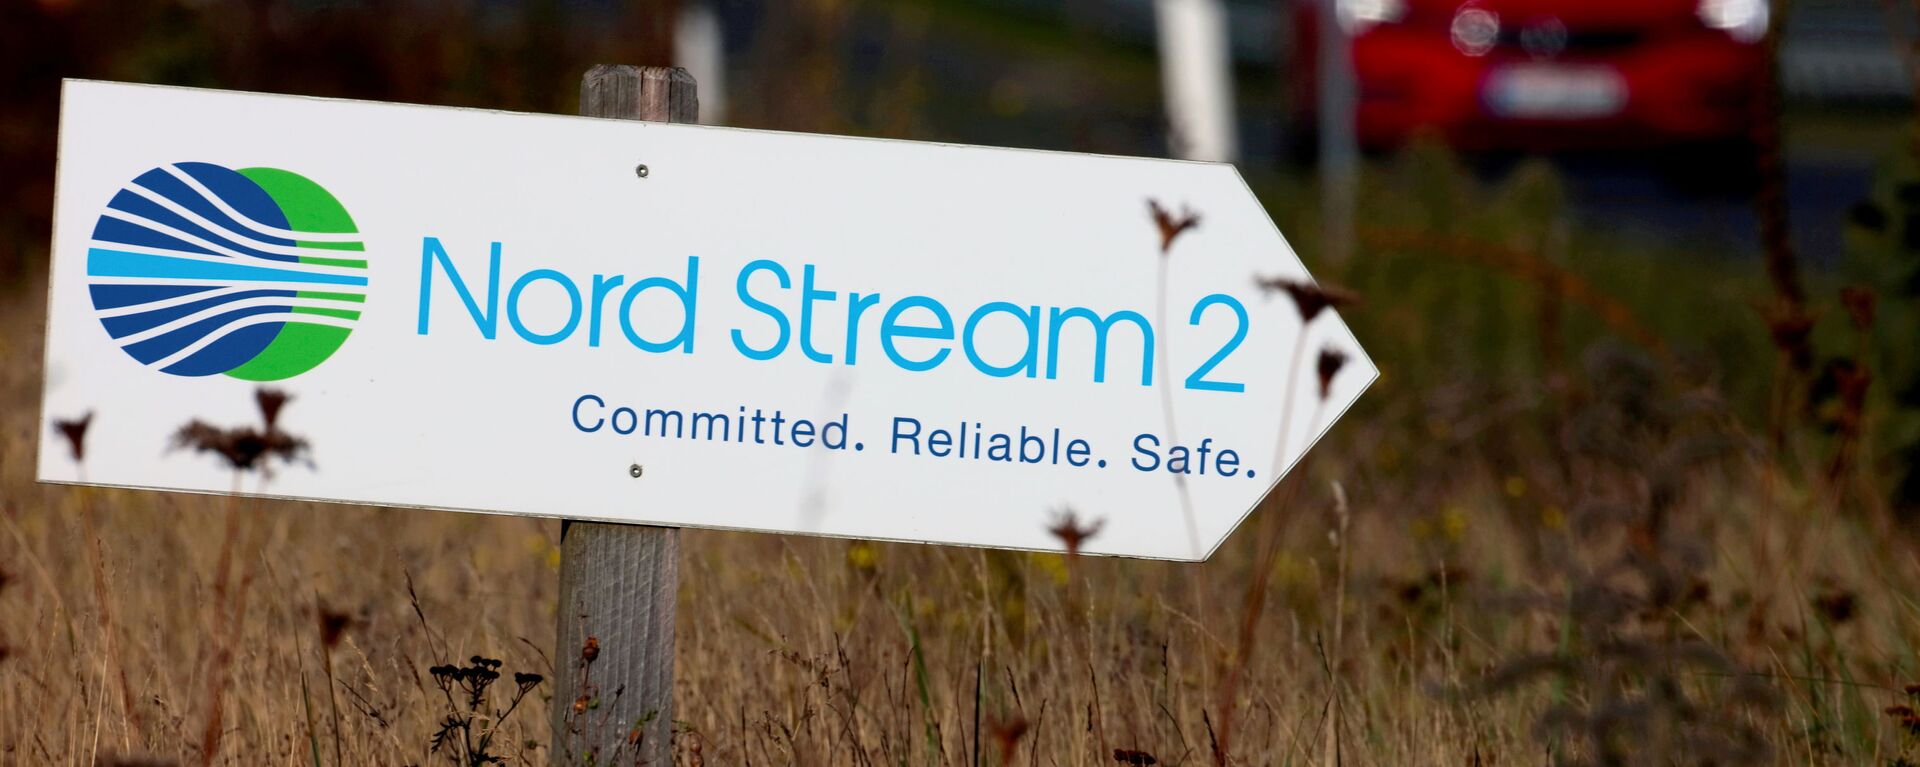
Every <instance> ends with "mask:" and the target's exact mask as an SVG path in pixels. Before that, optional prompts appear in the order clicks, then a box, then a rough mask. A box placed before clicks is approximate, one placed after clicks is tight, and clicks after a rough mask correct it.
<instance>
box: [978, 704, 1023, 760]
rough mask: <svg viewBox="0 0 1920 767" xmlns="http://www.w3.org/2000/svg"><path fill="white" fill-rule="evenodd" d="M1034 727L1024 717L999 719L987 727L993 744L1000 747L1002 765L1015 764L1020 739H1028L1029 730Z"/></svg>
mask: <svg viewBox="0 0 1920 767" xmlns="http://www.w3.org/2000/svg"><path fill="white" fill-rule="evenodd" d="M1032 726H1033V725H1032V724H1031V723H1029V722H1028V721H1027V720H1026V719H1024V718H1022V717H1017V716H1016V717H1014V718H1012V719H997V720H994V721H993V722H991V723H989V724H988V725H987V731H988V732H989V733H990V734H991V735H992V736H993V742H994V743H995V744H997V745H998V746H999V747H1000V763H1001V764H1013V753H1014V749H1016V748H1018V747H1019V746H1020V739H1021V738H1023V737H1026V735H1027V730H1028V729H1029V728H1031V727H1032Z"/></svg>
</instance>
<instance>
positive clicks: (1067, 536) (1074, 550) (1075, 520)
mask: <svg viewBox="0 0 1920 767" xmlns="http://www.w3.org/2000/svg"><path fill="white" fill-rule="evenodd" d="M1105 524H1106V520H1103V519H1096V520H1093V521H1091V522H1087V523H1082V522H1081V521H1080V517H1079V515H1077V514H1075V513H1074V511H1073V509H1066V510H1064V511H1061V512H1060V513H1058V514H1056V515H1054V521H1053V524H1052V525H1050V526H1048V527H1047V532H1050V533H1053V537H1055V538H1059V539H1060V543H1061V545H1062V546H1065V547H1066V549H1067V556H1078V555H1079V554H1080V547H1081V545H1082V544H1085V543H1086V542H1087V540H1088V539H1090V538H1092V537H1093V536H1095V535H1098V534H1099V533H1100V527H1101V526H1102V525H1105Z"/></svg>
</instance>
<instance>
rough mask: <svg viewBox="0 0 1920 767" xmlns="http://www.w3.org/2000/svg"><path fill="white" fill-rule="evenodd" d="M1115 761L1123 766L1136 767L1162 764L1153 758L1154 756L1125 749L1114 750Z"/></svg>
mask: <svg viewBox="0 0 1920 767" xmlns="http://www.w3.org/2000/svg"><path fill="white" fill-rule="evenodd" d="M1113 760H1114V761H1116V762H1119V763H1121V764H1126V765H1135V766H1136V767H1145V765H1150V764H1159V763H1160V760H1158V759H1155V758H1153V754H1149V753H1147V752H1145V751H1134V750H1131V749H1125V748H1116V749H1114V750H1113Z"/></svg>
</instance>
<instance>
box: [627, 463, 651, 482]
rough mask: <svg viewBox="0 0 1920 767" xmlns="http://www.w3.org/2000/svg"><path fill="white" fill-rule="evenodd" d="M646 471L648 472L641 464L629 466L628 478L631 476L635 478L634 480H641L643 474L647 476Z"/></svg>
mask: <svg viewBox="0 0 1920 767" xmlns="http://www.w3.org/2000/svg"><path fill="white" fill-rule="evenodd" d="M646 471H647V470H646V468H645V467H643V466H641V465H640V464H637V463H636V464H634V465H632V466H628V467H627V476H630V477H633V478H634V479H639V478H640V475H641V474H645V473H646Z"/></svg>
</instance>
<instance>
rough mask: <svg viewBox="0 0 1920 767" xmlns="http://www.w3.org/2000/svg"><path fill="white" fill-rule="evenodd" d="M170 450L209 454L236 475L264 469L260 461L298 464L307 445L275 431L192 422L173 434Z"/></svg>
mask: <svg viewBox="0 0 1920 767" xmlns="http://www.w3.org/2000/svg"><path fill="white" fill-rule="evenodd" d="M173 447H174V448H175V449H189V450H192V451H194V452H196V453H213V454H214V455H218V456H220V457H221V458H223V459H225V460H226V462H227V465H228V466H230V467H232V468H233V469H234V470H236V471H251V470H253V469H257V468H264V467H263V465H262V460H263V459H268V458H278V459H280V460H281V461H283V462H286V463H292V462H293V461H296V460H299V459H300V458H301V457H302V456H304V455H305V454H306V452H307V441H306V440H305V439H302V438H300V437H296V436H294V435H292V434H288V433H286V432H284V431H280V430H279V429H274V430H271V431H266V432H261V431H256V430H254V429H253V428H252V427H241V428H237V429H222V428H220V427H217V426H213V425H211V424H208V423H206V422H204V421H200V420H198V419H195V420H193V421H189V422H188V423H187V425H185V426H182V427H180V430H179V431H176V432H174V433H173Z"/></svg>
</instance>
